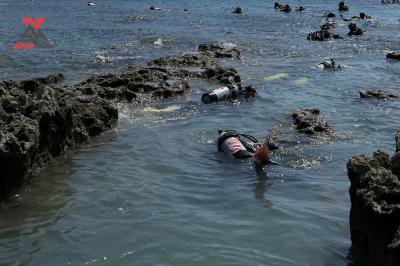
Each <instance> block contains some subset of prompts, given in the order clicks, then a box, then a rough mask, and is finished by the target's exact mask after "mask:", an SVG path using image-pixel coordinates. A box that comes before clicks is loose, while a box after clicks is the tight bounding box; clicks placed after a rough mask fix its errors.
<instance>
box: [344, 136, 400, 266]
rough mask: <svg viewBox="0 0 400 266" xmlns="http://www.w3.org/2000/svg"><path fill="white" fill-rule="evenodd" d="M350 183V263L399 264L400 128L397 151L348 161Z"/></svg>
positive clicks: (377, 153)
mask: <svg viewBox="0 0 400 266" xmlns="http://www.w3.org/2000/svg"><path fill="white" fill-rule="evenodd" d="M347 170H348V176H349V179H350V182H351V187H350V200H351V210H350V232H351V240H352V246H351V248H350V251H349V258H350V260H351V261H352V262H351V263H350V264H349V265H365V266H397V265H399V261H400V180H399V176H400V132H398V133H397V135H396V153H395V154H394V155H393V156H392V157H391V158H390V157H389V155H388V154H387V153H385V152H383V151H376V152H375V153H374V154H373V156H372V157H367V156H365V155H358V156H355V157H353V158H352V159H351V160H350V161H349V162H348V164H347Z"/></svg>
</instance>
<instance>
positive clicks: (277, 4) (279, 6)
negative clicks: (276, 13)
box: [274, 2, 283, 9]
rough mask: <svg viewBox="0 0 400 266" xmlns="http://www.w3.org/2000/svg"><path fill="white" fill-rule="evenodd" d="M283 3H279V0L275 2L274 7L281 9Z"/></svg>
mask: <svg viewBox="0 0 400 266" xmlns="http://www.w3.org/2000/svg"><path fill="white" fill-rule="evenodd" d="M282 7H283V5H281V4H279V3H278V2H275V5H274V8H275V9H281V8H282Z"/></svg>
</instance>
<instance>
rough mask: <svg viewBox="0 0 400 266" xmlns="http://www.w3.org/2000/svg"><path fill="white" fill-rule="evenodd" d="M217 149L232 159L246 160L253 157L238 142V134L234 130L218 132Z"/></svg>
mask: <svg viewBox="0 0 400 266" xmlns="http://www.w3.org/2000/svg"><path fill="white" fill-rule="evenodd" d="M218 133H219V137H218V149H219V150H220V151H223V152H224V153H226V154H229V155H231V156H232V157H233V158H238V159H246V158H251V157H253V155H252V154H251V153H250V152H249V151H248V150H247V149H246V147H245V146H244V145H243V143H242V142H241V141H240V134H239V133H238V132H236V131H234V130H226V131H223V130H219V131H218Z"/></svg>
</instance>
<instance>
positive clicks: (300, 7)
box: [296, 6, 305, 12]
mask: <svg viewBox="0 0 400 266" xmlns="http://www.w3.org/2000/svg"><path fill="white" fill-rule="evenodd" d="M304 10H305V9H304V7H303V6H299V7H298V8H297V9H296V11H298V12H303V11H304Z"/></svg>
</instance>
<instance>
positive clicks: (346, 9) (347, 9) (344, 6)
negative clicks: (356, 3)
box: [339, 1, 349, 12]
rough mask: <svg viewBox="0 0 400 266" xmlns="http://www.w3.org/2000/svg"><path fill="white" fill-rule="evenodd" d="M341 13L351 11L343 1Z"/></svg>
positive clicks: (340, 6) (340, 5)
mask: <svg viewBox="0 0 400 266" xmlns="http://www.w3.org/2000/svg"><path fill="white" fill-rule="evenodd" d="M339 11H340V12H343V11H349V8H348V7H347V6H346V5H345V4H344V2H343V1H342V2H340V3H339Z"/></svg>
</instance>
